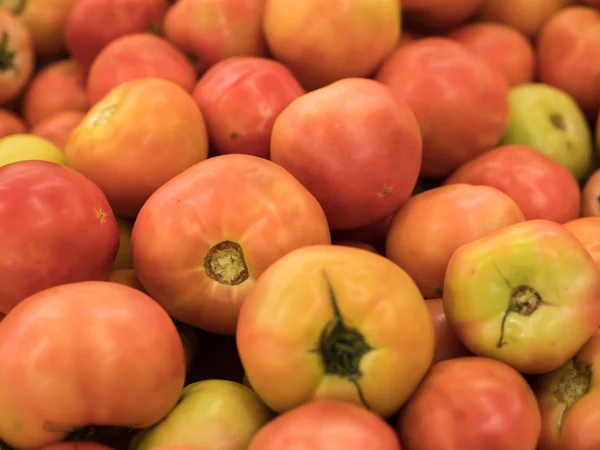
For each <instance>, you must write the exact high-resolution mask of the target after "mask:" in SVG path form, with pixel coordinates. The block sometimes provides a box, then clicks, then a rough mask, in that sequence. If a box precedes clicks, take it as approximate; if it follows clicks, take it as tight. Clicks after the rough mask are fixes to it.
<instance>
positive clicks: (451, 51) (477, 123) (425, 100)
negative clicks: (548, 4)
mask: <svg viewBox="0 0 600 450" xmlns="http://www.w3.org/2000/svg"><path fill="white" fill-rule="evenodd" d="M376 79H377V80H379V81H381V82H382V83H385V84H386V85H388V86H389V87H390V88H391V90H392V91H393V92H394V94H395V95H396V97H397V98H398V99H400V100H402V101H403V102H406V103H407V104H408V106H409V107H410V108H411V110H412V111H413V112H414V114H415V116H416V118H417V121H418V122H419V126H420V129H421V134H422V136H423V163H422V166H421V175H424V176H427V177H443V176H446V175H448V174H449V173H450V172H451V171H452V170H454V169H456V168H457V167H459V166H460V165H461V164H464V163H466V162H467V161H469V160H470V159H472V158H474V157H476V156H478V155H480V154H482V153H483V152H485V151H487V150H489V149H490V147H492V146H493V145H496V144H497V143H498V141H499V140H500V138H502V135H503V134H504V131H505V129H506V126H507V125H508V112H509V106H508V84H507V82H506V80H505V79H504V77H503V76H502V74H501V73H500V72H498V71H496V70H494V69H492V68H491V67H490V66H489V65H488V64H487V63H486V62H485V61H484V60H482V59H481V58H479V57H478V56H476V55H474V54H473V53H472V52H470V51H469V49H468V48H466V47H465V46H463V45H461V44H459V43H457V42H455V41H453V40H451V39H448V38H441V37H430V38H425V39H420V40H418V41H416V42H413V43H409V44H407V45H403V46H401V47H399V48H398V49H397V50H396V51H395V52H394V53H393V54H392V55H391V56H390V57H389V58H388V59H387V60H386V61H385V62H384V63H383V65H382V66H381V67H380V69H379V71H378V73H377V74H376Z"/></svg>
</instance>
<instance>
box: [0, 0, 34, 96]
mask: <svg viewBox="0 0 600 450" xmlns="http://www.w3.org/2000/svg"><path fill="white" fill-rule="evenodd" d="M0 29H1V30H2V36H0V105H5V104H6V103H8V102H11V101H13V100H15V99H16V98H17V97H18V96H19V95H21V93H22V92H23V91H24V90H25V87H26V86H27V83H28V82H29V79H30V78H31V75H32V74H33V69H34V53H33V41H32V39H31V34H30V33H29V30H28V29H27V26H26V25H25V24H24V23H23V22H21V21H20V20H19V19H18V18H17V17H16V16H14V15H13V14H12V13H11V12H10V11H9V10H8V9H5V8H0Z"/></svg>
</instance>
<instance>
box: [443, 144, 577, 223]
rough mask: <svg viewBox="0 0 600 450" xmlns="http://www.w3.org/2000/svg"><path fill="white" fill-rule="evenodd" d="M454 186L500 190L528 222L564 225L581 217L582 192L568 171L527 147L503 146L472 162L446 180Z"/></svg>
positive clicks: (445, 182)
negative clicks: (460, 184) (548, 222)
mask: <svg viewBox="0 0 600 450" xmlns="http://www.w3.org/2000/svg"><path fill="white" fill-rule="evenodd" d="M455 183H468V184H478V185H479V184H482V185H486V186H491V187H495V188H496V189H499V190H501V191H502V192H504V193H506V194H508V195H509V196H510V197H511V198H512V199H513V200H514V201H515V202H516V203H517V205H519V207H520V208H521V211H522V212H523V214H524V215H525V218H526V219H527V220H532V219H545V220H552V221H554V222H558V223H564V222H568V221H569V220H573V219H576V218H577V217H579V209H580V205H581V192H580V190H579V185H578V183H577V180H576V179H575V178H574V177H573V175H572V174H571V172H570V171H569V169H567V168H566V167H564V166H562V165H560V164H559V163H557V162H555V161H553V160H551V159H550V158H549V157H547V156H545V155H543V154H541V153H540V152H538V151H536V150H534V149H533V148H531V147H529V146H526V145H503V146H500V147H496V148H494V149H492V150H490V151H488V152H486V153H484V154H483V155H481V156H479V157H477V158H475V159H472V160H471V161H469V162H467V163H466V164H464V165H462V166H461V167H459V168H458V169H457V170H456V171H454V172H453V173H452V174H451V175H450V176H449V177H448V178H447V179H446V180H445V181H444V184H455Z"/></svg>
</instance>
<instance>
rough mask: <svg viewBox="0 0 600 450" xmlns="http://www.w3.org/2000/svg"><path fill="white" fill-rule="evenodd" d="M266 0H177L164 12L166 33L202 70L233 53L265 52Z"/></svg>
mask: <svg viewBox="0 0 600 450" xmlns="http://www.w3.org/2000/svg"><path fill="white" fill-rule="evenodd" d="M263 5H264V0H178V1H177V2H176V3H175V4H174V5H173V6H171V7H170V8H169V11H168V12H167V15H166V16H165V20H164V24H163V31H164V35H165V37H166V38H167V39H168V40H169V41H171V42H172V43H174V44H175V45H176V46H177V47H179V48H180V49H181V50H182V51H183V52H185V53H186V54H188V55H190V56H191V57H192V59H193V61H194V63H195V64H196V68H197V69H198V70H199V71H200V72H201V73H202V72H204V71H205V70H206V69H208V68H209V67H210V66H212V65H214V64H216V63H218V62H219V61H221V60H224V59H227V58H229V57H232V56H266V55H267V53H268V52H267V47H266V45H265V40H264V37H263V28H262V18H263Z"/></svg>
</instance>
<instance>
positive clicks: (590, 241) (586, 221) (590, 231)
mask: <svg viewBox="0 0 600 450" xmlns="http://www.w3.org/2000/svg"><path fill="white" fill-rule="evenodd" d="M565 228H566V229H567V230H569V231H570V232H571V233H573V234H574V235H575V237H576V238H577V239H579V241H580V242H581V243H582V244H583V245H584V247H585V248H586V250H587V251H588V252H589V253H590V255H592V258H594V261H595V262H596V265H597V266H598V268H600V217H580V218H579V219H575V220H571V221H570V222H567V223H565Z"/></svg>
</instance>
